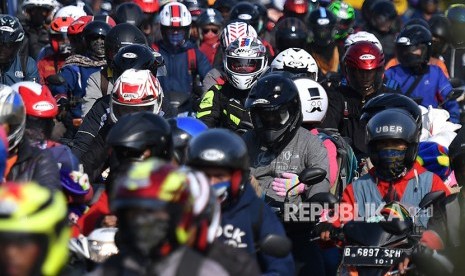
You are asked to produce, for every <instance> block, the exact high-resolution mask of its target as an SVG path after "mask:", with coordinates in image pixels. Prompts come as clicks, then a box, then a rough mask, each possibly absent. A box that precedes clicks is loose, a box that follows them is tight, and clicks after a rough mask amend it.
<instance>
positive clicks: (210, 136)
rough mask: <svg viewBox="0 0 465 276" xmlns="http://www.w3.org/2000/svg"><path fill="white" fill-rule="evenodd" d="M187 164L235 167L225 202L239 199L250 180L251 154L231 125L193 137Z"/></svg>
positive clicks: (206, 166)
mask: <svg viewBox="0 0 465 276" xmlns="http://www.w3.org/2000/svg"><path fill="white" fill-rule="evenodd" d="M186 164H187V165H189V166H192V167H194V168H200V169H201V168H208V167H216V168H223V169H227V170H231V171H232V175H233V177H232V179H231V185H230V187H228V189H227V191H226V194H223V195H222V196H223V202H222V203H223V205H224V204H228V203H231V202H233V201H235V200H237V199H238V198H239V197H240V195H241V194H242V192H243V191H244V187H245V184H246V183H247V181H249V154H248V152H247V146H246V145H245V142H244V140H242V138H241V137H240V136H239V135H237V134H236V133H234V132H233V131H231V130H228V129H220V128H217V129H209V130H207V131H204V132H202V133H200V134H199V135H198V136H197V137H194V138H193V139H192V140H190V142H189V144H188V147H187V162H186Z"/></svg>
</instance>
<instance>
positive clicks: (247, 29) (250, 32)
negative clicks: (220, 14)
mask: <svg viewBox="0 0 465 276" xmlns="http://www.w3.org/2000/svg"><path fill="white" fill-rule="evenodd" d="M246 36H250V37H255V38H257V37H258V34H257V31H256V30H255V29H254V27H252V25H249V24H247V23H245V22H232V23H229V24H228V25H226V26H225V27H224V29H223V32H222V33H221V38H220V41H221V47H223V49H226V48H227V47H228V46H229V44H231V43H232V42H233V41H235V40H236V39H238V38H239V37H246Z"/></svg>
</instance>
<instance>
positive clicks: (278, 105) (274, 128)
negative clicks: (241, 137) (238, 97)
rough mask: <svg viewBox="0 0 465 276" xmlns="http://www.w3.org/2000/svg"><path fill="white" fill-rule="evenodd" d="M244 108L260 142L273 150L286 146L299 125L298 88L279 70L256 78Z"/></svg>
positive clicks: (300, 119)
mask: <svg viewBox="0 0 465 276" xmlns="http://www.w3.org/2000/svg"><path fill="white" fill-rule="evenodd" d="M245 107H246V108H247V109H249V110H250V117H251V118H252V123H253V125H254V131H255V132H256V134H257V135H258V138H259V140H260V142H261V144H262V145H264V146H266V147H269V148H272V149H274V150H280V149H282V147H284V146H286V145H287V143H288V142H289V141H290V140H291V139H292V138H293V137H294V135H295V133H296V132H297V130H298V129H299V127H300V125H301V124H302V112H301V107H300V98H299V91H298V89H297V87H296V85H295V84H294V82H293V81H292V80H291V79H290V78H288V77H286V76H285V75H283V74H282V73H281V74H280V72H279V71H278V72H272V73H270V74H268V75H266V76H264V77H262V78H261V79H259V80H258V81H257V83H256V84H255V85H254V86H253V87H252V89H251V90H250V93H249V96H248V98H247V100H246V102H245Z"/></svg>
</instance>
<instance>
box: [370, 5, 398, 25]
mask: <svg viewBox="0 0 465 276" xmlns="http://www.w3.org/2000/svg"><path fill="white" fill-rule="evenodd" d="M369 14H370V18H369V20H368V23H369V24H370V26H371V27H372V28H373V29H375V30H376V31H378V32H381V33H388V32H390V31H391V29H392V26H393V24H394V22H395V20H396V18H397V11H396V8H395V6H394V4H393V3H392V2H391V1H389V0H380V1H376V2H374V3H373V4H372V5H371V7H370V12H369Z"/></svg>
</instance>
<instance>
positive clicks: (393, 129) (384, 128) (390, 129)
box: [376, 126, 402, 133]
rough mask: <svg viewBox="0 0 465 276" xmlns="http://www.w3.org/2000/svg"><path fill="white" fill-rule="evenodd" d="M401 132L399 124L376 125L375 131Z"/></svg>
mask: <svg viewBox="0 0 465 276" xmlns="http://www.w3.org/2000/svg"><path fill="white" fill-rule="evenodd" d="M389 132H392V133H399V132H400V133H402V127H401V126H379V127H376V133H389Z"/></svg>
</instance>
